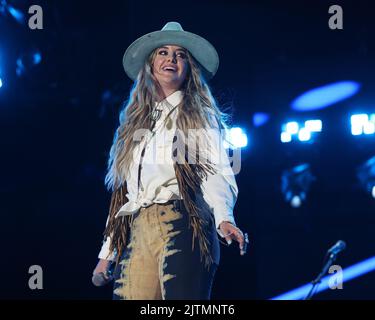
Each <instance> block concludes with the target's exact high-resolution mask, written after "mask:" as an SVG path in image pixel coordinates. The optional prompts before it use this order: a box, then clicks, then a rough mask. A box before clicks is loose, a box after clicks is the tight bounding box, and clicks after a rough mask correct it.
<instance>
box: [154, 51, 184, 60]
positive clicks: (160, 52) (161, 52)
mask: <svg viewBox="0 0 375 320" xmlns="http://www.w3.org/2000/svg"><path fill="white" fill-rule="evenodd" d="M158 54H159V55H161V56H167V55H168V50H165V49H162V50H160V51H159V52H158ZM176 56H177V57H179V58H181V59H183V60H185V59H186V53H185V52H183V51H178V52H177V54H176Z"/></svg>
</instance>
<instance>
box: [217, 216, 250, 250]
mask: <svg viewBox="0 0 375 320" xmlns="http://www.w3.org/2000/svg"><path fill="white" fill-rule="evenodd" d="M219 228H220V231H221V232H222V233H223V235H224V237H225V240H226V241H227V243H228V244H231V243H232V240H236V241H237V242H238V243H239V247H240V255H241V256H243V255H244V254H245V253H246V250H247V245H248V243H249V239H248V236H247V233H245V234H243V232H242V231H241V230H240V229H239V228H237V227H236V226H234V225H233V224H231V223H230V222H228V221H223V222H222V223H220V226H219Z"/></svg>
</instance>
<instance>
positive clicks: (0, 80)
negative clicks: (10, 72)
mask: <svg viewBox="0 0 375 320" xmlns="http://www.w3.org/2000/svg"><path fill="white" fill-rule="evenodd" d="M2 86H3V80H2V79H1V78H0V88H1V87H2Z"/></svg>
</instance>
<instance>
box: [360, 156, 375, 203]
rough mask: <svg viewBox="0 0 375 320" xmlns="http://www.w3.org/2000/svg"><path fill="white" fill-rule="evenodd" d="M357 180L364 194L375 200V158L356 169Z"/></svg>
mask: <svg viewBox="0 0 375 320" xmlns="http://www.w3.org/2000/svg"><path fill="white" fill-rule="evenodd" d="M357 178H358V180H359V182H360V184H361V186H362V187H363V188H364V189H365V190H366V192H368V193H369V194H371V196H372V197H374V198H375V156H374V157H372V158H370V159H369V160H367V161H366V162H365V163H364V164H363V165H361V166H360V167H359V168H358V169H357Z"/></svg>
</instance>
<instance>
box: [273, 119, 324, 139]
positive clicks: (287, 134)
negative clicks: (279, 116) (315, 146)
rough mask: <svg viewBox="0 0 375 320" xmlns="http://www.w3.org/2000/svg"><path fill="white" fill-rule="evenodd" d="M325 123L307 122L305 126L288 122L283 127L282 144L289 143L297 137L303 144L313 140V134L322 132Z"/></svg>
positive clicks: (318, 121)
mask: <svg viewBox="0 0 375 320" xmlns="http://www.w3.org/2000/svg"><path fill="white" fill-rule="evenodd" d="M322 128H323V123H322V121H321V120H306V121H305V122H304V124H300V123H298V122H296V121H291V122H287V123H286V124H283V125H282V131H281V136H280V139H281V142H283V143H288V142H291V141H292V140H293V138H294V137H296V138H297V139H298V140H299V141H301V142H307V141H310V140H312V138H313V134H314V133H316V132H321V131H322Z"/></svg>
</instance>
